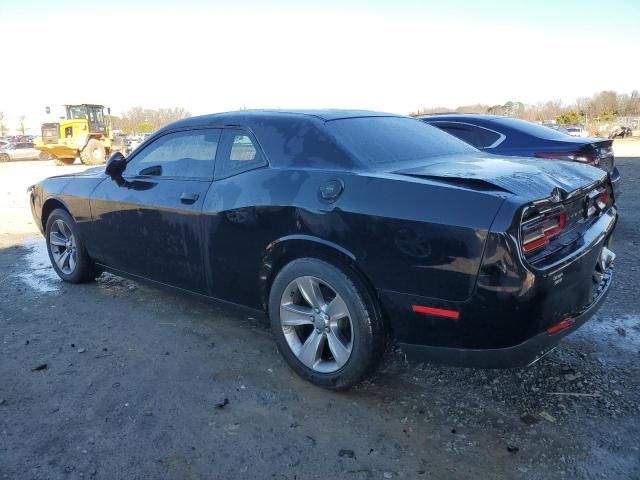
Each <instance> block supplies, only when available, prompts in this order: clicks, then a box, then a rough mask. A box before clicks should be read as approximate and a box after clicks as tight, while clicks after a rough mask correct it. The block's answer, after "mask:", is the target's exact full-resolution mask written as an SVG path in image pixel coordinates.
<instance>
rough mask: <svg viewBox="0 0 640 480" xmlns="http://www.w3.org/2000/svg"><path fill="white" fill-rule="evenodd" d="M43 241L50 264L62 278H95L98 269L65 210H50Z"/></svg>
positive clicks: (75, 279)
mask: <svg viewBox="0 0 640 480" xmlns="http://www.w3.org/2000/svg"><path fill="white" fill-rule="evenodd" d="M45 241H46V243H47V252H48V253H49V259H50V260H51V265H52V266H53V269H54V270H55V271H56V273H57V274H58V276H59V277H60V278H61V279H62V280H64V281H65V282H70V283H83V282H89V281H91V280H94V279H95V278H96V276H97V275H98V271H97V269H96V267H95V265H94V263H93V262H92V261H91V258H89V255H88V254H87V251H86V250H85V248H84V244H83V243H82V239H81V238H80V235H79V233H78V227H77V226H76V222H75V221H74V220H73V218H72V217H71V215H69V213H68V212H67V211H66V210H62V209H60V208H58V209H56V210H54V211H53V212H51V215H49V218H48V219H47V226H46V229H45Z"/></svg>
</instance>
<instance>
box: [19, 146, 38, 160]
mask: <svg viewBox="0 0 640 480" xmlns="http://www.w3.org/2000/svg"><path fill="white" fill-rule="evenodd" d="M23 145H24V153H23V155H24V156H23V158H24V159H25V160H36V159H38V156H39V155H40V151H39V150H37V149H35V148H33V143H25V144H23Z"/></svg>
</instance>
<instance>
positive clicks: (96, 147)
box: [80, 138, 107, 165]
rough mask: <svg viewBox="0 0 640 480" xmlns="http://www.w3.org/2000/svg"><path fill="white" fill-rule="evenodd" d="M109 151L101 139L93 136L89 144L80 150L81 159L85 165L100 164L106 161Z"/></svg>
mask: <svg viewBox="0 0 640 480" xmlns="http://www.w3.org/2000/svg"><path fill="white" fill-rule="evenodd" d="M106 158H107V151H106V150H105V148H104V145H103V144H102V142H101V141H100V140H96V139H95V138H92V139H91V140H89V141H88V142H87V146H86V147H84V149H83V150H82V152H80V160H82V163H84V164H85V165H100V164H102V163H104V162H105V160H106Z"/></svg>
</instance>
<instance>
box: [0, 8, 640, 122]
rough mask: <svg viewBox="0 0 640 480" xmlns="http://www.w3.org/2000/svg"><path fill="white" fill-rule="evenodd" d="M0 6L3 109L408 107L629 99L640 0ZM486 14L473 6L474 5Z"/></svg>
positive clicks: (635, 78)
mask: <svg viewBox="0 0 640 480" xmlns="http://www.w3.org/2000/svg"><path fill="white" fill-rule="evenodd" d="M266 4H267V2H255V1H253V2H248V1H244V2H243V1H240V0H235V1H228V2H215V1H211V0H210V1H206V2H205V1H190V0H179V1H177V0H173V1H171V2H165V1H162V0H154V1H142V2H136V1H135V0H130V1H122V0H112V1H99V2H91V1H88V0H84V1H65V0H57V1H30V0H0V45H2V50H3V52H4V54H3V61H2V63H3V67H2V69H1V72H2V73H1V74H0V111H3V112H5V114H7V115H8V116H9V127H10V128H15V125H14V123H16V121H17V117H18V115H20V114H26V115H27V117H28V120H27V121H28V123H29V122H31V123H34V125H29V126H30V127H35V128H36V129H37V128H38V125H37V123H39V121H40V117H41V115H40V114H41V112H43V111H44V107H45V105H51V106H54V105H58V104H64V103H76V102H77V103H104V104H105V105H110V106H111V108H112V111H113V113H115V114H118V113H120V112H123V111H125V110H126V109H128V108H129V107H131V106H136V105H141V106H145V107H152V108H157V107H170V106H182V107H185V108H187V109H188V110H189V111H190V112H191V113H193V114H200V113H209V112H218V111H225V110H235V109H238V108H262V107H269V108H316V107H321V108H328V107H336V108H365V109H374V110H383V111H390V112H398V113H408V112H409V111H411V110H415V109H418V108H420V107H435V106H449V107H455V106H458V105H462V104H469V103H475V102H481V103H487V104H497V103H504V102H506V101H507V100H514V101H515V100H518V101H523V102H526V103H535V102H538V101H543V100H549V99H557V98H559V99H563V100H564V101H572V100H574V99H575V98H576V97H579V96H590V95H592V94H593V93H595V92H597V91H599V90H603V89H613V90H617V91H619V92H631V90H633V89H640V62H639V61H638V52H640V1H638V0H628V1H626V2H624V1H611V0H609V1H587V0H582V1H541V0H536V1H530V2H527V1H522V2H518V1H516V0H511V1H487V2H476V1H472V0H467V1H463V0H458V1H455V0H454V1H451V0H449V1H444V0H438V1H427V0H422V1H416V2H411V1H402V0H394V1H389V2H376V1H372V0H368V1H361V2H357V1H354V2H349V1H347V0H343V1H331V0H325V1H322V2H304V1H301V0H297V1H275V2H269V7H267V6H266ZM480 4H482V5H480Z"/></svg>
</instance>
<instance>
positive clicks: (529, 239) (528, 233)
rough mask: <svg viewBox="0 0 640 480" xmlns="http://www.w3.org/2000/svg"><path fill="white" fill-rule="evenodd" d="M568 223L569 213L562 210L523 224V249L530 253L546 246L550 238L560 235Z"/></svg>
mask: <svg viewBox="0 0 640 480" xmlns="http://www.w3.org/2000/svg"><path fill="white" fill-rule="evenodd" d="M566 223H567V214H566V213H565V212H561V213H558V214H554V215H552V216H549V217H544V218H542V219H539V220H534V221H531V222H528V223H526V224H525V225H523V226H522V250H523V251H524V253H530V252H532V251H534V250H537V249H539V248H541V247H544V246H545V245H546V244H547V243H549V240H551V239H552V238H553V237H555V236H557V235H559V234H560V233H561V232H562V230H564V227H565V225H566Z"/></svg>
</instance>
